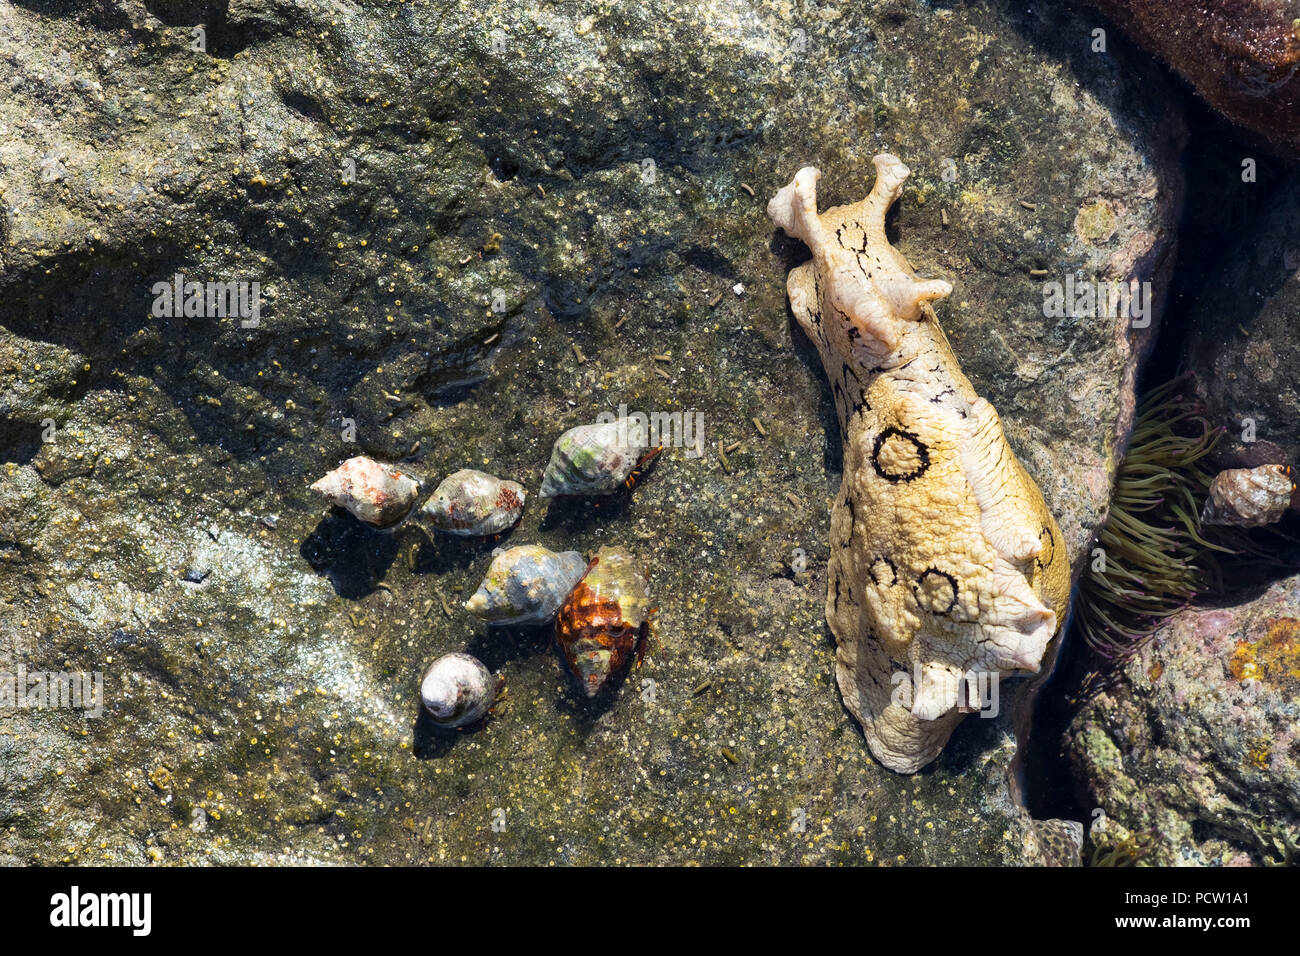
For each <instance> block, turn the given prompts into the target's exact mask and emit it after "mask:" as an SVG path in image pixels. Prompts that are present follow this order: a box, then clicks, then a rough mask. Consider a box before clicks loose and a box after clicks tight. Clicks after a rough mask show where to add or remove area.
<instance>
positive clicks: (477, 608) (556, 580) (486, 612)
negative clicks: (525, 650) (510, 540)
mask: <svg viewBox="0 0 1300 956" xmlns="http://www.w3.org/2000/svg"><path fill="white" fill-rule="evenodd" d="M586 569H587V562H586V561H584V560H583V558H582V555H580V554H579V553H578V552H577V551H563V552H561V553H560V554H556V553H555V552H554V551H548V550H547V549H546V548H543V547H540V546H539V545H535V544H529V545H521V546H520V547H517V548H508V549H506V550H504V551H499V552H497V553H496V555H495V557H493V559H492V566H491V567H489V568H488V573H487V576H486V577H484V578H483V583H482V584H480V585H479V589H478V590H477V591H475V592H474V595H473V597H471V598H470V599H469V600H468V601H466V602H465V607H466V609H467V610H469V611H472V612H473V613H474V614H477V615H478V616H479V617H481V618H483V619H484V620H485V621H488V622H489V623H492V624H545V623H547V622H548V621H550V620H551V618H553V617H554V616H555V612H556V611H557V610H558V609H559V607H560V604H561V603H562V602H563V601H564V599H565V597H566V596H567V595H568V593H569V592H570V591H572V590H573V586H574V585H575V584H577V583H578V580H579V579H580V578H581V577H582V575H583V572H584V571H586Z"/></svg>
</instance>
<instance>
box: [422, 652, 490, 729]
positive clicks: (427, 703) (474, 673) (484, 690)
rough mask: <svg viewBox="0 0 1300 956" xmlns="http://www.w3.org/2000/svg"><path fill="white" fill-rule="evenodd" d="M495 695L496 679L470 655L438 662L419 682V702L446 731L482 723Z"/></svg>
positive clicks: (481, 663)
mask: <svg viewBox="0 0 1300 956" xmlns="http://www.w3.org/2000/svg"><path fill="white" fill-rule="evenodd" d="M496 695H497V680H496V678H494V677H493V676H492V673H491V671H489V670H488V669H487V668H486V667H484V666H483V662H482V661H480V660H479V659H478V658H477V657H473V656H471V655H469V654H460V653H456V654H446V655H444V656H442V657H440V658H438V659H437V660H436V661H434V662H433V663H432V664H430V665H429V669H428V670H427V671H425V672H424V677H423V678H422V679H421V681H420V702H421V703H422V704H423V705H424V709H425V710H426V711H428V713H429V716H430V717H431V718H433V721H434V723H436V724H439V725H441V726H443V727H464V726H466V725H467V724H472V723H475V722H476V721H479V720H482V719H483V718H484V717H486V716H487V712H488V709H489V708H490V707H491V706H492V704H493V702H494V701H495V700H496Z"/></svg>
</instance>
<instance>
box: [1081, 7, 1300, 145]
mask: <svg viewBox="0 0 1300 956" xmlns="http://www.w3.org/2000/svg"><path fill="white" fill-rule="evenodd" d="M1089 2H1091V3H1093V4H1094V5H1096V6H1097V7H1098V8H1100V9H1101V10H1102V11H1103V12H1105V14H1106V15H1107V16H1109V17H1110V18H1112V19H1113V20H1114V21H1115V22H1116V23H1117V24H1118V25H1119V26H1120V27H1121V28H1122V29H1123V30H1124V32H1125V33H1127V34H1128V35H1129V36H1131V37H1132V38H1133V39H1134V40H1136V41H1137V42H1138V43H1140V44H1141V45H1142V46H1143V47H1145V48H1146V49H1148V50H1150V51H1151V52H1153V53H1155V54H1156V55H1157V56H1159V57H1160V58H1161V59H1162V60H1164V61H1165V62H1166V63H1168V64H1169V65H1170V66H1172V67H1173V68H1174V69H1175V70H1177V71H1178V72H1179V73H1180V74H1182V75H1183V76H1184V77H1185V78H1186V79H1187V80H1188V82H1190V83H1191V84H1192V86H1194V87H1195V88H1196V91H1197V92H1198V93H1200V94H1201V96H1203V97H1205V99H1206V100H1207V101H1208V102H1209V103H1210V105H1211V106H1213V107H1214V108H1215V109H1217V110H1218V111H1219V112H1221V113H1223V115H1225V116H1226V117H1228V119H1230V120H1232V121H1233V122H1235V123H1239V124H1240V125H1242V126H1244V127H1246V128H1247V129H1249V130H1251V131H1252V132H1253V133H1255V134H1256V135H1257V136H1258V137H1259V138H1260V139H1261V140H1263V141H1265V142H1268V143H1271V144H1273V145H1274V146H1275V147H1278V148H1280V149H1282V150H1285V151H1286V152H1288V153H1290V154H1291V155H1293V156H1294V155H1295V154H1296V153H1298V152H1300V80H1298V79H1297V78H1296V72H1297V70H1298V69H1300V0H1206V2H1199V3H1181V2H1175V3H1170V2H1167V0H1089Z"/></svg>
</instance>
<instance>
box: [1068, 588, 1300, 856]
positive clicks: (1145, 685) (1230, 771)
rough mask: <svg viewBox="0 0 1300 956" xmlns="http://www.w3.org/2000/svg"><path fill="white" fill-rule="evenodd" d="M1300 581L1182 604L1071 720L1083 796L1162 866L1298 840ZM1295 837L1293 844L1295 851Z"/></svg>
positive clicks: (1251, 852)
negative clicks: (1236, 598) (1217, 601)
mask: <svg viewBox="0 0 1300 956" xmlns="http://www.w3.org/2000/svg"><path fill="white" fill-rule="evenodd" d="M1297 700H1300V577H1293V578H1288V579H1286V580H1284V581H1279V582H1278V583H1276V584H1274V585H1272V586H1271V587H1269V588H1268V590H1267V591H1266V592H1265V593H1264V594H1262V595H1261V596H1260V597H1258V598H1256V599H1254V600H1251V601H1247V602H1245V603H1243V604H1240V605H1238V606H1236V607H1224V608H1204V609H1195V610H1187V611H1183V612H1181V613H1179V614H1177V615H1175V616H1174V617H1173V618H1171V619H1170V620H1169V621H1168V622H1167V623H1166V624H1164V625H1163V626H1162V627H1161V628H1160V629H1159V630H1158V631H1157V632H1156V635H1155V638H1154V639H1153V640H1152V641H1151V642H1150V643H1149V644H1147V645H1146V646H1145V647H1144V648H1143V649H1142V651H1141V652H1140V653H1139V654H1138V655H1137V656H1136V657H1134V658H1133V659H1132V660H1130V661H1128V662H1127V663H1126V664H1125V665H1124V666H1123V669H1122V672H1121V675H1120V679H1119V681H1118V682H1116V683H1115V684H1114V685H1113V686H1109V687H1107V688H1106V689H1104V690H1102V691H1100V692H1099V693H1097V694H1096V695H1095V696H1094V697H1092V698H1091V699H1090V700H1088V701H1087V702H1086V704H1085V705H1084V707H1083V708H1082V709H1081V711H1080V712H1079V714H1078V715H1077V716H1076V717H1075V718H1074V721H1073V722H1072V723H1071V725H1070V728H1069V733H1068V744H1067V747H1068V752H1069V754H1070V758H1071V760H1072V763H1073V769H1074V774H1075V777H1076V780H1077V782H1078V786H1079V789H1080V791H1081V794H1082V798H1083V799H1084V800H1085V801H1086V802H1087V805H1088V806H1092V807H1100V808H1101V809H1102V810H1103V811H1104V813H1105V815H1106V817H1107V818H1109V819H1111V820H1113V821H1115V822H1117V823H1118V824H1120V825H1121V826H1122V827H1123V828H1125V829H1126V830H1127V831H1128V832H1130V833H1132V834H1135V835H1141V836H1142V837H1143V838H1144V840H1145V841H1147V842H1148V843H1149V847H1150V848H1149V850H1148V853H1149V859H1148V862H1150V863H1153V864H1156V865H1164V866H1175V865H1185V864H1189V863H1192V864H1198V865H1209V864H1228V863H1241V862H1255V863H1262V862H1267V861H1273V862H1281V861H1283V860H1284V859H1289V858H1290V854H1294V853H1295V852H1296V851H1298V850H1300V706H1298V705H1297ZM1288 847H1289V849H1288Z"/></svg>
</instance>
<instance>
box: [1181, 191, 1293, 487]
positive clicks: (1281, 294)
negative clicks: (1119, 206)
mask: <svg viewBox="0 0 1300 956" xmlns="http://www.w3.org/2000/svg"><path fill="white" fill-rule="evenodd" d="M1205 289H1206V291H1205V293H1204V294H1203V296H1202V298H1201V300H1200V301H1199V302H1197V303H1196V306H1195V308H1194V310H1193V317H1192V328H1191V331H1190V334H1189V335H1188V339H1187V346H1186V354H1185V361H1186V364H1187V367H1188V369H1189V370H1190V371H1191V373H1192V384H1193V386H1194V388H1195V390H1196V393H1197V395H1198V397H1199V398H1200V399H1201V401H1202V402H1203V403H1204V404H1205V406H1206V408H1207V409H1208V411H1209V419H1210V424H1211V425H1214V426H1221V427H1222V428H1224V430H1225V431H1224V436H1223V440H1222V441H1221V443H1220V446H1221V447H1220V449H1219V451H1218V459H1219V461H1220V463H1221V464H1222V465H1223V466H1224V467H1236V468H1254V467H1257V466H1259V465H1265V464H1294V463H1297V462H1300V391H1297V385H1296V378H1295V376H1294V375H1293V374H1292V370H1293V369H1295V368H1297V367H1300V331H1297V328H1296V323H1295V316H1296V314H1297V312H1300V176H1294V175H1293V176H1291V177H1289V178H1288V179H1286V180H1284V181H1283V183H1282V185H1281V186H1279V187H1278V188H1277V190H1276V192H1275V193H1274V194H1273V198H1272V201H1271V203H1270V204H1269V207H1268V208H1267V211H1266V213H1265V215H1264V216H1263V218H1262V219H1261V220H1260V221H1259V224H1258V225H1257V226H1255V227H1254V228H1252V229H1250V230H1248V231H1247V232H1246V233H1244V234H1243V235H1241V236H1240V237H1238V239H1237V240H1236V242H1235V243H1234V245H1233V247H1232V250H1231V251H1230V252H1229V254H1228V255H1227V257H1226V258H1225V259H1224V260H1223V262H1222V263H1221V264H1220V265H1219V267H1218V268H1217V269H1216V270H1215V272H1214V273H1213V274H1212V275H1211V277H1210V278H1209V279H1208V281H1207V282H1206V286H1205Z"/></svg>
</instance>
